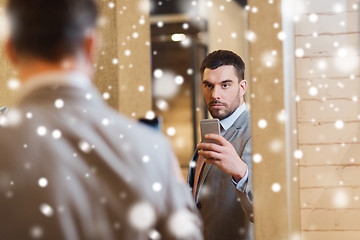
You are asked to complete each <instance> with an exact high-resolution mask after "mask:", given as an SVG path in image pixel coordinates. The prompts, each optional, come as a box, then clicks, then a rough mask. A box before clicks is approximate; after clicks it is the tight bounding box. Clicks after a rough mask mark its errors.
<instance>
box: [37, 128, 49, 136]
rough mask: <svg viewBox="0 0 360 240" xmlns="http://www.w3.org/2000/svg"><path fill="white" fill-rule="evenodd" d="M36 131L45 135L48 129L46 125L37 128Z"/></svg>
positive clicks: (40, 134)
mask: <svg viewBox="0 0 360 240" xmlns="http://www.w3.org/2000/svg"><path fill="white" fill-rule="evenodd" d="M36 132H37V134H38V135H39V136H45V135H46V133H47V129H46V127H44V126H40V127H38V128H37V130H36Z"/></svg>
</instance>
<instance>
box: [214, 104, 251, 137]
mask: <svg viewBox="0 0 360 240" xmlns="http://www.w3.org/2000/svg"><path fill="white" fill-rule="evenodd" d="M245 110H246V104H245V103H243V104H241V106H239V107H238V108H237V109H236V110H235V111H234V112H233V113H232V114H231V115H230V116H228V117H227V118H224V119H222V120H221V121H220V124H221V126H222V128H223V129H224V131H227V130H228V129H229V128H230V127H231V126H232V125H233V124H234V122H235V121H236V119H238V118H239V117H240V115H241V114H242V113H243V112H244V111H245Z"/></svg>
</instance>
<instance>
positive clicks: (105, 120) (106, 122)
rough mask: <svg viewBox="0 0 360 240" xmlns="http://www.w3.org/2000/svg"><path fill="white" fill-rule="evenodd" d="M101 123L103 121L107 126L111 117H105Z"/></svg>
mask: <svg viewBox="0 0 360 240" xmlns="http://www.w3.org/2000/svg"><path fill="white" fill-rule="evenodd" d="M101 123H102V124H103V125H104V126H107V125H109V123H110V121H109V119H107V118H104V119H103V120H102V121H101Z"/></svg>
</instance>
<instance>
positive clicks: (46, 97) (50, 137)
mask: <svg viewBox="0 0 360 240" xmlns="http://www.w3.org/2000/svg"><path fill="white" fill-rule="evenodd" d="M7 7H8V13H9V17H10V37H9V40H8V41H7V44H6V49H7V53H8V56H9V59H10V61H11V62H12V63H13V64H14V66H15V68H16V69H17V72H18V76H19V78H20V79H21V81H22V84H23V89H22V92H21V97H20V99H19V104H18V107H17V108H16V110H14V109H13V110H12V111H9V112H8V113H7V114H6V118H5V117H4V116H3V115H2V116H1V117H0V123H1V126H0V136H1V137H0V156H1V161H0V213H1V214H0V239H4V240H6V239H54V240H55V239H71V240H76V239H107V240H108V239H130V240H133V239H160V238H161V239H202V226H201V221H200V218H199V217H198V215H197V214H196V208H195V205H194V204H193V203H192V199H191V195H190V193H189V191H188V188H187V186H186V185H185V183H184V181H183V182H181V180H180V178H179V177H178V178H174V176H180V175H179V168H178V165H176V163H175V161H174V157H173V156H174V155H173V153H172V151H171V149H170V146H169V145H168V143H167V141H166V140H164V138H163V137H162V136H160V135H158V134H157V133H155V131H152V130H150V129H149V128H148V127H145V126H140V125H138V124H137V123H135V122H133V121H132V120H129V119H126V118H125V117H123V116H120V115H118V113H116V112H115V111H113V110H112V109H110V108H109V107H108V106H107V105H106V104H105V103H104V102H103V101H102V99H101V96H100V94H99V93H98V92H97V91H96V90H95V88H94V87H93V86H92V84H91V81H90V78H91V77H93V67H92V66H93V65H94V58H93V51H94V48H95V43H96V31H95V23H96V17H97V8H96V5H95V3H94V1H93V0H76V1H74V0H51V1H49V0H32V1H29V0H9V1H8V6H7ZM176 174H178V175H176Z"/></svg>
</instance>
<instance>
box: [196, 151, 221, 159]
mask: <svg viewBox="0 0 360 240" xmlns="http://www.w3.org/2000/svg"><path fill="white" fill-rule="evenodd" d="M198 153H199V155H200V156H203V157H204V158H205V159H206V158H213V159H217V160H220V158H221V154H220V153H217V152H214V151H206V150H200V151H199V152H198Z"/></svg>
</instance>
